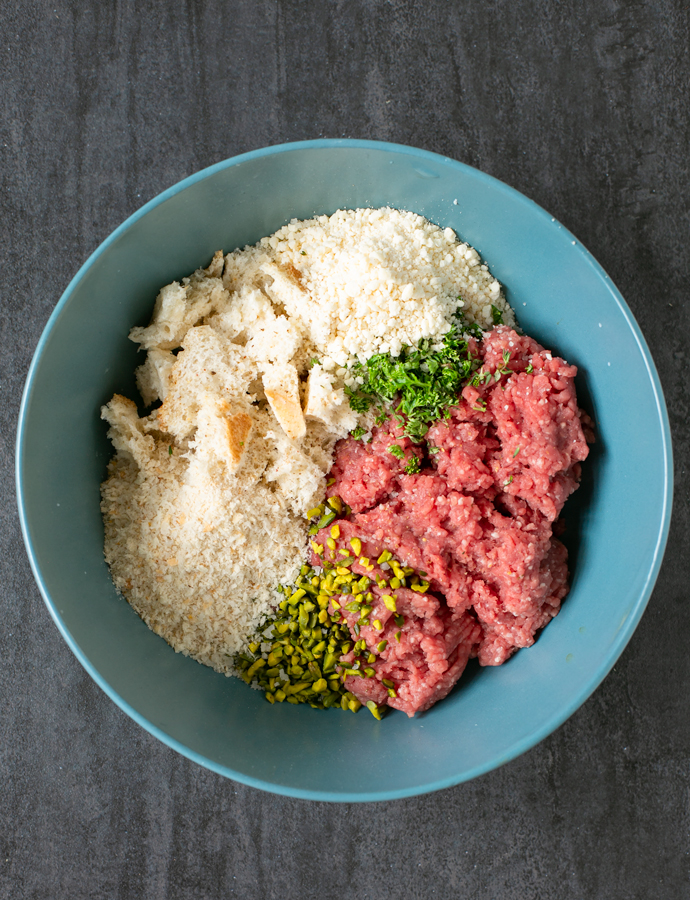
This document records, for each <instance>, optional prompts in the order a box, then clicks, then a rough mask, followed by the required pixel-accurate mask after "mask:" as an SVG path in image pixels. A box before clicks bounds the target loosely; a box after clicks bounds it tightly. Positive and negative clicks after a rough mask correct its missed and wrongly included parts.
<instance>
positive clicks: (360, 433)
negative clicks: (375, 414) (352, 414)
mask: <svg viewBox="0 0 690 900" xmlns="http://www.w3.org/2000/svg"><path fill="white" fill-rule="evenodd" d="M366 433H367V430H366V428H362V426H361V425H358V426H357V427H356V428H353V430H352V431H351V432H350V437H353V438H354V439H355V440H356V441H358V440H359V439H360V438H361V437H364V435H365V434H366Z"/></svg>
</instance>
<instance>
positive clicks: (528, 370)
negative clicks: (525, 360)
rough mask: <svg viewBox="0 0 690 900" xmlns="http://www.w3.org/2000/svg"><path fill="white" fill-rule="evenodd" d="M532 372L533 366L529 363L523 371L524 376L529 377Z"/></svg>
mask: <svg viewBox="0 0 690 900" xmlns="http://www.w3.org/2000/svg"><path fill="white" fill-rule="evenodd" d="M532 372H534V366H533V365H532V363H530V364H529V365H528V366H527V368H526V369H525V374H526V375H531V374H532Z"/></svg>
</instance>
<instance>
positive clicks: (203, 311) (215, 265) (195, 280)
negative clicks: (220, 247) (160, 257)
mask: <svg viewBox="0 0 690 900" xmlns="http://www.w3.org/2000/svg"><path fill="white" fill-rule="evenodd" d="M219 254H220V256H219ZM222 264H223V255H222V253H221V252H220V251H218V253H216V254H215V256H214V257H213V260H212V261H211V265H210V266H209V267H208V268H206V269H197V271H196V272H194V274H193V275H191V276H190V277H189V278H183V279H182V284H180V283H179V282H177V281H173V282H172V284H168V285H166V286H165V287H164V288H163V289H162V290H161V291H160V292H159V294H158V296H157V297H156V303H155V305H154V307H153V315H152V317H151V323H150V324H149V325H148V326H147V327H146V328H140V327H137V328H132V330H131V331H130V333H129V339H130V340H131V341H134V342H135V343H137V344H141V346H142V347H144V348H145V349H146V350H150V349H152V348H157V349H159V350H175V349H176V348H177V347H179V346H180V344H181V343H182V338H183V337H184V336H185V333H186V332H187V330H188V329H189V328H191V327H192V326H193V325H197V324H198V323H199V322H200V321H201V320H202V319H203V317H204V316H207V315H209V313H211V311H212V310H220V309H224V308H225V306H226V305H227V302H228V300H229V294H228V292H227V291H226V290H225V288H224V287H223V282H222V279H221V277H220V275H221V274H222ZM211 272H218V273H219V274H218V275H217V276H216V275H211V274H210V273H211Z"/></svg>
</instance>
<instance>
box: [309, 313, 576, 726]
mask: <svg viewBox="0 0 690 900" xmlns="http://www.w3.org/2000/svg"><path fill="white" fill-rule="evenodd" d="M478 352H479V354H480V358H481V360H482V367H481V369H480V370H479V371H480V374H482V375H483V376H484V377H483V378H482V379H481V380H480V383H479V384H478V385H477V386H468V387H466V388H465V389H464V390H463V392H462V397H461V398H459V402H458V405H457V406H456V407H454V408H453V409H452V410H451V413H450V416H449V418H448V419H446V420H443V421H441V422H438V423H437V424H435V425H434V426H433V427H432V428H430V430H429V432H428V434H427V436H426V442H425V444H424V445H422V446H417V445H414V444H412V442H411V441H410V440H409V439H408V438H405V437H403V436H402V429H401V427H400V426H399V425H397V424H396V423H395V422H393V421H391V420H388V421H387V422H386V423H384V424H383V425H382V426H380V427H379V428H376V429H374V433H373V434H374V436H373V440H372V441H371V443H369V444H363V443H362V442H361V441H356V440H354V439H352V438H348V439H346V440H344V441H341V442H340V443H339V444H338V445H337V447H336V455H335V463H334V466H333V469H332V475H333V477H334V478H335V482H334V483H333V484H332V486H331V488H330V490H329V493H330V494H337V495H339V496H340V497H341V498H342V499H343V500H344V501H345V503H347V504H348V505H349V506H350V507H351V509H352V513H351V515H350V517H349V519H343V520H341V522H340V531H341V534H340V537H339V539H338V547H337V548H336V549H337V551H339V550H340V549H341V548H343V547H348V546H349V543H348V542H349V540H350V538H352V537H358V538H359V539H360V540H361V541H362V544H363V548H364V549H363V551H362V553H363V554H364V555H365V557H367V558H368V559H370V560H372V561H374V560H376V559H378V557H379V556H380V554H381V552H382V551H383V550H389V551H390V552H391V553H392V554H393V555H394V557H395V558H396V559H398V560H400V561H401V562H402V563H403V564H404V565H406V566H411V567H413V568H414V569H415V570H417V571H421V572H424V573H425V578H426V580H427V581H428V582H429V588H428V591H427V592H426V593H422V594H420V593H418V592H417V593H416V592H413V591H411V590H408V589H405V588H400V589H398V590H397V591H396V592H395V594H396V602H397V614H398V615H401V616H402V617H403V619H404V624H402V625H398V624H396V622H395V618H394V615H393V613H392V612H391V611H390V610H388V609H387V608H386V607H385V605H384V603H383V600H382V599H381V594H382V590H381V589H380V588H378V587H372V588H371V590H372V593H373V595H374V600H373V601H372V604H373V608H372V612H371V615H370V617H369V618H370V621H371V622H372V623H373V622H374V621H375V620H377V621H378V622H379V623H380V624H381V626H382V628H381V629H377V628H375V627H374V626H373V625H369V626H363V627H362V628H361V632H360V634H359V635H358V636H357V639H364V640H366V643H367V648H368V649H369V648H370V649H372V650H373V649H374V648H375V647H376V646H377V645H380V642H381V641H387V643H386V644H385V645H384V646H383V647H382V650H381V651H380V652H378V651H377V659H376V661H375V662H374V663H372V664H371V668H372V669H373V670H374V677H369V678H363V677H359V676H356V675H352V676H349V677H348V678H347V686H348V689H349V690H351V691H352V692H353V693H354V694H355V695H356V696H358V697H359V698H360V699H361V700H362V701H363V702H366V700H369V699H373V700H375V701H376V702H377V703H382V702H387V703H388V704H389V705H390V706H394V707H396V708H397V709H401V710H404V711H405V712H407V713H408V715H414V713H415V712H420V711H423V710H425V709H428V708H429V707H430V706H431V705H432V704H433V703H435V702H436V701H437V700H440V699H441V698H442V697H444V696H446V694H447V693H448V691H449V690H450V689H451V688H452V687H453V685H454V684H455V682H456V681H457V680H458V678H459V677H460V675H461V674H462V671H463V669H464V668H465V665H466V664H467V661H468V659H469V658H470V657H472V656H478V658H479V662H480V664H482V665H500V664H501V663H503V662H505V660H506V659H508V657H509V656H510V655H511V654H512V653H513V652H514V651H515V650H516V649H518V648H520V647H529V646H530V645H531V644H532V643H534V639H535V635H536V633H537V632H538V631H539V630H540V629H541V628H543V627H544V625H546V624H547V623H548V622H549V621H550V619H551V618H553V616H555V615H556V613H557V612H558V610H559V607H560V604H561V601H562V600H563V598H564V597H565V595H566V594H567V592H568V581H567V579H568V568H567V551H566V549H565V547H564V546H563V544H561V543H560V541H558V540H556V538H554V537H553V525H554V523H555V522H556V520H557V519H558V516H559V514H560V511H561V509H562V507H563V504H564V502H565V500H566V499H567V497H568V496H569V495H570V494H571V493H572V492H573V491H574V490H575V489H576V488H577V486H578V482H579V478H580V465H579V464H580V462H581V461H582V460H584V459H585V458H586V456H587V454H588V447H587V443H586V440H585V436H584V434H583V428H582V422H581V419H582V416H583V414H582V413H581V411H580V410H579V409H578V407H577V402H576V397H575V389H574V385H573V379H574V377H575V375H576V373H577V370H576V368H575V367H574V366H570V365H568V364H567V363H566V362H564V361H563V360H562V359H558V358H556V357H552V355H551V353H550V352H549V351H547V350H544V349H543V348H542V347H540V346H539V344H537V343H536V341H534V340H532V338H529V337H521V336H519V335H517V334H516V333H515V332H514V331H512V330H511V329H509V328H506V327H498V328H495V329H494V330H493V331H491V332H489V333H488V334H487V335H486V337H485V339H484V341H483V343H482V344H480V345H479V347H478ZM496 373H498V375H497V374H496ZM585 425H586V427H588V428H589V426H590V425H591V423H590V422H589V420H588V419H586V421H585ZM393 443H396V444H398V445H399V446H400V447H401V449H402V451H403V455H402V458H401V459H398V458H397V457H396V456H394V455H393V454H391V452H390V450H389V447H390V446H391V444H393ZM412 455H415V456H417V458H418V459H419V460H420V463H421V471H420V472H419V474H414V475H407V474H405V468H406V467H407V465H408V463H409V460H410V458H411V457H412ZM327 537H328V535H327V534H325V533H322V534H321V535H320V537H317V540H321V539H323V541H324V542H325V540H326V539H327ZM353 571H358V572H359V573H360V574H367V575H368V576H369V577H370V578H373V579H374V580H375V579H376V577H377V576H378V577H382V576H384V575H385V573H384V572H383V571H381V570H380V569H379V567H377V566H375V569H374V571H373V572H371V571H367V569H366V568H364V567H362V566H361V565H360V564H359V563H355V564H354V565H353ZM386 590H387V589H384V590H383V593H385V591H386ZM388 590H389V589H388ZM341 599H342V598H341ZM344 615H345V618H346V619H347V622H348V625H349V627H350V630H351V632H352V633H353V634H354V625H355V622H356V621H357V619H358V617H359V614H358V613H354V612H348V611H346V610H344ZM399 621H400V620H399ZM396 636H397V637H396ZM346 661H351V660H346ZM384 679H386V681H388V682H389V683H391V682H392V683H393V685H394V689H393V694H394V696H390V692H389V690H388V687H387V685H385V684H384V682H383V680H384Z"/></svg>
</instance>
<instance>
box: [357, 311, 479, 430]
mask: <svg viewBox="0 0 690 900" xmlns="http://www.w3.org/2000/svg"><path fill="white" fill-rule="evenodd" d="M455 318H456V321H455V323H454V325H453V327H452V328H451V330H450V331H449V332H448V334H447V335H446V336H445V338H444V341H443V346H442V347H441V349H440V350H434V349H433V342H432V341H431V340H430V339H425V340H422V341H420V342H419V344H418V345H417V346H416V347H404V348H403V349H402V350H401V352H400V355H399V356H398V357H392V356H389V355H388V354H387V353H378V354H376V355H375V356H372V357H371V358H370V359H369V360H367V361H366V363H361V362H356V363H355V364H354V365H353V366H352V369H351V373H352V375H354V376H355V377H356V378H361V379H362V384H361V385H357V386H356V387H354V388H349V387H348V388H346V392H347V394H348V397H349V400H350V406H351V407H352V409H353V410H354V411H355V412H359V413H364V412H367V411H368V410H369V409H371V408H372V407H375V408H376V409H377V420H376V421H377V424H380V423H381V422H382V421H383V420H384V419H385V418H386V414H387V411H392V412H393V414H395V415H397V416H398V417H399V419H398V421H399V422H400V424H401V425H403V426H404V430H405V434H406V435H408V437H410V438H412V440H414V441H417V442H419V441H421V440H422V439H423V437H424V435H425V434H426V433H427V431H428V430H429V426H430V425H431V424H432V423H433V422H437V421H438V420H439V419H443V418H448V416H449V410H450V408H451V407H452V406H455V405H456V404H457V403H458V399H459V396H460V391H461V390H462V388H463V387H464V386H465V384H466V383H467V382H468V380H469V378H470V377H471V375H472V373H473V372H474V371H475V370H476V369H477V367H478V365H479V363H478V360H477V359H476V357H474V356H473V355H472V353H470V350H469V347H468V338H467V335H468V334H469V335H471V336H472V337H478V338H479V339H481V336H482V331H481V329H479V328H478V326H476V325H468V324H467V323H465V321H464V317H463V316H462V314H461V313H458V314H457V315H456V317H455Z"/></svg>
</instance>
